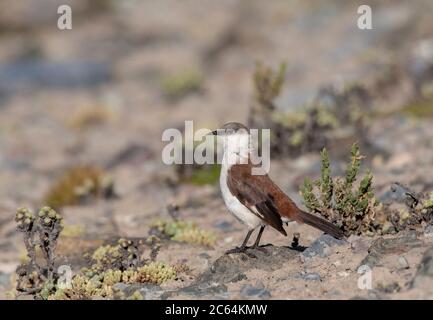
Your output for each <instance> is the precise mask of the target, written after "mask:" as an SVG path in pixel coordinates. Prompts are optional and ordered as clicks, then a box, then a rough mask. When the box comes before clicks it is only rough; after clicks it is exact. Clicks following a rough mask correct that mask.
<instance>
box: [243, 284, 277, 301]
mask: <svg viewBox="0 0 433 320" xmlns="http://www.w3.org/2000/svg"><path fill="white" fill-rule="evenodd" d="M240 294H241V295H242V296H246V297H258V298H270V297H271V293H270V292H269V291H268V290H266V289H265V288H263V287H256V286H252V285H250V284H246V285H244V286H243V287H242V289H241V291H240Z"/></svg>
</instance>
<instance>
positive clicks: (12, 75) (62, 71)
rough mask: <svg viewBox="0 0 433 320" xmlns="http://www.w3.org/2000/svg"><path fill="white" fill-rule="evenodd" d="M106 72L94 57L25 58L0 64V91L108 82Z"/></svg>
mask: <svg viewBox="0 0 433 320" xmlns="http://www.w3.org/2000/svg"><path fill="white" fill-rule="evenodd" d="M110 73H111V71H110V69H109V66H108V65H107V64H103V63H99V62H94V61H69V62H56V63H53V62H49V61H44V60H29V61H24V62H19V63H14V64H10V65H3V66H0V91H2V92H5V93H13V92H15V91H17V90H26V89H35V88H40V87H55V88H73V87H86V86H93V85H98V84H101V83H105V82H108V81H109V79H110V78H111V75H110Z"/></svg>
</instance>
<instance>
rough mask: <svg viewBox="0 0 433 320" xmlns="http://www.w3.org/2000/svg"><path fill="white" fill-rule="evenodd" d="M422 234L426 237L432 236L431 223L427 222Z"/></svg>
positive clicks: (432, 228)
mask: <svg viewBox="0 0 433 320" xmlns="http://www.w3.org/2000/svg"><path fill="white" fill-rule="evenodd" d="M424 235H425V236H426V237H433V225H431V224H429V225H428V226H426V227H425V228H424Z"/></svg>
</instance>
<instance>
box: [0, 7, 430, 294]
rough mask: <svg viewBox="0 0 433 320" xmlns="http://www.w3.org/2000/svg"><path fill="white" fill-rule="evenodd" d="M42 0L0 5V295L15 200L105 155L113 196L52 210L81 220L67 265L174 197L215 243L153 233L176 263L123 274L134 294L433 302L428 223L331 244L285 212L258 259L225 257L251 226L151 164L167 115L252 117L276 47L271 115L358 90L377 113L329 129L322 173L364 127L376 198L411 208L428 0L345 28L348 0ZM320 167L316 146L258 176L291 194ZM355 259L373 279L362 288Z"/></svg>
mask: <svg viewBox="0 0 433 320" xmlns="http://www.w3.org/2000/svg"><path fill="white" fill-rule="evenodd" d="M54 3H55V1H49V0H43V1H40V4H39V5H38V6H35V5H34V3H33V1H31V0H25V1H20V2H17V1H9V0H1V1H0V44H1V45H0V248H1V250H0V298H7V297H11V295H10V294H9V292H10V290H11V289H12V287H13V286H14V274H15V269H16V267H17V266H18V265H19V263H20V262H22V261H23V259H24V257H25V248H24V244H23V241H22V234H20V233H18V232H17V231H16V224H15V221H14V216H15V211H16V209H17V208H18V207H20V206H27V207H30V208H34V209H35V210H36V208H39V207H41V206H43V205H44V204H45V203H44V195H45V194H46V193H47V191H48V190H49V188H50V186H51V185H52V183H53V181H55V180H56V178H57V177H58V176H59V175H61V174H62V173H63V172H64V171H65V170H67V169H68V168H70V167H73V166H77V165H80V164H91V165H95V166H99V167H101V168H104V169H105V170H106V171H107V172H108V173H109V174H110V176H111V177H112V179H113V181H114V188H115V193H116V195H117V196H116V197H115V198H114V199H109V200H106V199H101V198H99V199H97V200H92V201H86V202H82V203H79V204H77V205H73V206H65V207H63V208H62V209H61V210H60V212H61V214H62V216H63V217H64V220H65V225H66V226H75V229H74V230H79V232H70V234H65V235H62V236H61V238H60V240H59V246H58V250H57V255H58V257H59V259H60V260H61V261H62V263H65V262H66V263H67V264H70V265H71V266H72V267H73V269H74V271H78V269H79V267H81V266H82V265H83V262H82V260H83V259H82V256H83V254H84V253H86V252H92V251H93V250H94V249H95V248H97V247H98V246H100V245H102V244H104V243H106V242H107V241H110V240H112V239H114V238H119V237H124V238H142V237H146V236H147V235H148V233H149V230H150V228H151V225H152V223H153V222H154V221H155V220H158V219H170V215H169V214H168V212H167V206H168V205H169V204H175V205H178V206H179V217H180V218H181V219H182V220H185V221H193V222H195V223H196V224H197V226H198V227H199V228H200V229H204V230H210V231H212V232H213V233H214V234H215V235H216V242H215V244H214V245H212V246H203V245H194V244H185V243H179V242H175V241H166V242H164V244H163V246H162V247H161V249H160V252H159V254H158V260H159V261H163V262H165V263H168V264H179V263H181V264H184V265H186V266H187V267H188V270H187V271H186V272H183V273H181V274H180V275H179V276H178V277H177V279H176V280H171V281H168V282H166V283H163V284H162V285H160V286H157V285H143V284H140V285H126V284H118V285H117V286H118V287H119V288H120V289H121V290H123V291H125V292H130V293H132V292H134V291H136V290H139V291H140V293H141V295H142V296H143V297H144V298H145V299H206V298H211V299H213V298H222V299H239V298H245V299H357V298H367V299H400V298H402V299H408V298H433V291H432V288H433V286H432V284H433V251H432V248H433V228H432V226H431V225H430V226H429V225H422V226H420V227H419V228H416V229H415V230H405V231H402V232H399V233H398V234H390V235H386V236H380V235H373V236H351V237H349V238H348V239H347V240H345V241H337V240H335V239H333V238H330V237H329V236H327V235H322V233H321V232H319V231H317V230H314V229H313V228H311V227H309V226H305V225H298V224H296V223H290V224H289V225H288V226H287V227H286V230H287V233H288V235H289V236H288V237H286V238H285V237H283V236H281V235H280V234H279V233H277V232H276V231H274V230H270V229H268V230H266V231H265V233H264V236H263V238H262V239H263V240H262V243H263V244H266V245H265V246H264V247H263V248H262V249H263V250H254V251H252V253H253V254H254V255H255V256H256V257H250V256H248V255H245V254H234V255H224V252H225V251H226V250H228V249H230V248H233V247H234V246H236V245H239V244H240V243H241V242H242V240H243V238H244V236H245V232H246V230H245V229H244V228H243V227H242V226H241V225H240V224H239V223H238V222H237V221H235V219H234V218H233V217H232V216H230V215H229V214H228V212H227V210H226V208H225V206H224V204H223V201H222V199H221V197H220V194H219V189H218V186H217V185H215V184H212V183H211V184H205V185H196V184H194V183H182V182H180V181H179V178H178V176H177V174H176V170H175V168H173V167H171V166H166V165H164V164H163V163H162V161H161V150H162V148H163V147H164V143H163V142H162V141H161V134H162V131H163V130H164V129H166V128H183V126H184V121H185V120H193V121H194V126H195V128H196V129H198V128H201V127H208V128H216V127H218V126H219V125H221V124H222V123H225V122H227V121H240V122H246V120H247V118H248V114H249V107H250V105H251V100H252V94H253V89H252V80H251V77H252V74H253V71H254V68H255V63H256V61H259V60H260V61H264V62H265V63H267V64H269V65H271V66H277V65H278V63H279V62H280V61H286V62H287V66H288V67H287V71H286V81H285V84H284V86H283V91H282V93H281V95H280V96H279V97H278V99H276V101H275V103H276V105H277V106H278V108H279V109H281V110H283V111H291V110H295V109H296V108H300V107H302V106H303V105H305V104H306V103H308V102H309V101H311V100H312V99H314V98H315V97H316V95H317V94H318V92H320V90H321V89H323V88H328V87H332V88H336V89H335V90H337V91H338V90H340V89H339V88H342V87H344V86H345V85H348V84H353V83H361V84H362V85H363V86H365V87H366V88H367V91H368V93H369V96H370V98H369V100H368V101H369V104H370V106H371V107H372V108H373V109H374V111H375V112H374V113H373V114H374V116H373V117H371V119H370V120H369V123H368V129H367V130H366V131H365V132H363V135H362V136H357V135H354V134H353V133H352V134H351V132H352V131H350V128H344V129H342V130H336V136H339V135H343V136H344V137H345V138H344V139H342V140H338V141H339V142H335V141H334V142H333V141H331V142H330V144H329V145H328V148H329V150H330V156H331V162H332V168H333V172H334V173H335V174H342V173H343V172H344V166H345V164H346V163H347V157H348V152H349V149H350V143H351V142H352V141H355V140H358V141H364V143H363V145H362V149H361V151H362V153H364V154H365V155H366V156H367V158H366V160H365V161H364V164H363V166H364V167H363V170H364V169H366V168H370V169H371V171H372V173H373V176H374V187H375V193H376V196H377V198H378V199H380V200H381V201H382V202H384V203H390V204H391V205H392V206H394V207H395V208H396V209H398V210H400V209H401V210H407V208H406V205H405V204H404V202H405V197H406V195H405V194H404V191H403V192H401V189H399V188H398V187H396V185H395V184H394V183H395V182H398V183H400V184H402V185H404V186H406V187H408V188H409V189H410V190H411V191H413V192H416V193H428V192H432V191H433V182H432V181H433V180H432V173H433V152H432V148H433V144H432V141H433V126H432V116H433V102H432V97H433V95H432V82H431V81H432V79H433V73H432V70H433V32H432V30H433V29H432V23H431V15H430V14H429V12H432V9H433V5H432V3H431V1H428V0H425V1H423V0H417V1H414V2H410V3H409V2H407V1H384V2H383V1H371V3H372V8H373V13H374V15H373V17H374V18H373V19H374V20H373V24H374V30H371V31H360V30H359V29H358V28H357V27H356V18H357V15H356V8H357V6H358V3H357V1H345V4H344V5H342V4H341V2H339V1H333V0H326V1H325V0H324V1H314V2H313V1H294V2H289V3H288V2H287V1H269V2H267V1H266V2H265V1H200V5H197V3H196V1H192V0H191V1H182V2H179V1H159V2H155V1H122V2H121V3H120V2H117V1H107V2H100V1H97V2H95V3H97V4H92V3H93V1H81V0H76V1H74V5H73V11H74V20H73V21H74V22H73V29H72V30H71V31H59V30H58V29H57V28H56V21H57V20H56V19H57V16H56V10H55V9H53V10H45V9H44V8H48V7H50V8H55V4H54ZM102 3H105V4H102ZM2 8H7V10H2ZM185 70H186V71H189V72H191V70H193V71H194V72H196V71H197V70H198V71H197V72H198V73H199V74H200V76H199V77H198V78H199V80H197V81H198V82H199V84H198V85H197V84H196V85H197V87H198V88H196V89H197V90H190V91H192V92H191V93H188V94H185V95H184V94H182V95H180V96H174V97H173V96H171V95H170V93H169V92H167V90H169V89H167V88H166V86H164V81H165V79H167V77H170V76H171V75H173V74H175V75H176V74H179V73H182V72H185ZM419 101H422V103H419ZM347 131H349V134H348V133H347ZM341 141H343V143H341ZM319 175H320V155H319V152H310V153H304V154H302V155H300V156H298V157H290V156H286V157H283V158H281V159H275V160H273V162H272V164H271V172H270V176H271V177H272V178H273V179H274V180H275V181H276V182H277V183H278V184H279V185H280V186H281V187H282V189H283V190H285V191H286V192H287V193H288V194H289V195H290V196H291V197H292V198H293V199H294V200H295V201H296V202H297V203H298V204H299V205H300V206H302V198H301V196H300V195H299V186H300V185H301V183H302V181H303V180H304V178H305V177H313V178H316V177H318V176H319ZM392 190H394V191H392ZM399 190H400V191H399ZM69 230H71V228H69ZM295 233H299V234H300V242H299V246H297V247H293V246H292V236H293V234H295ZM145 254H146V255H147V254H148V252H145ZM361 266H364V267H361ZM365 266H368V268H369V270H371V281H372V287H371V288H370V289H366V288H365V287H363V285H362V283H361V285H359V284H360V281H361V282H362V280H363V279H365V278H364V277H365V273H364V274H363V273H362V272H363V270H366V269H365ZM360 267H361V268H360ZM29 297H30V296H24V297H21V298H29Z"/></svg>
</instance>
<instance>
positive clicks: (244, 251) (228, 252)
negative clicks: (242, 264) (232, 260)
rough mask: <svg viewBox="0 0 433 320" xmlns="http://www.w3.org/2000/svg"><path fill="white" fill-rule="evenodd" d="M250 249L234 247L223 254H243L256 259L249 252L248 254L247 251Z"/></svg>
mask: <svg viewBox="0 0 433 320" xmlns="http://www.w3.org/2000/svg"><path fill="white" fill-rule="evenodd" d="M248 249H250V248H248V247H236V248H233V249H230V250H227V251H226V253H225V254H233V253H244V254H246V255H247V256H248V257H250V258H257V256H255V255H254V254H252V253H251V252H248V251H247V250H248Z"/></svg>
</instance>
